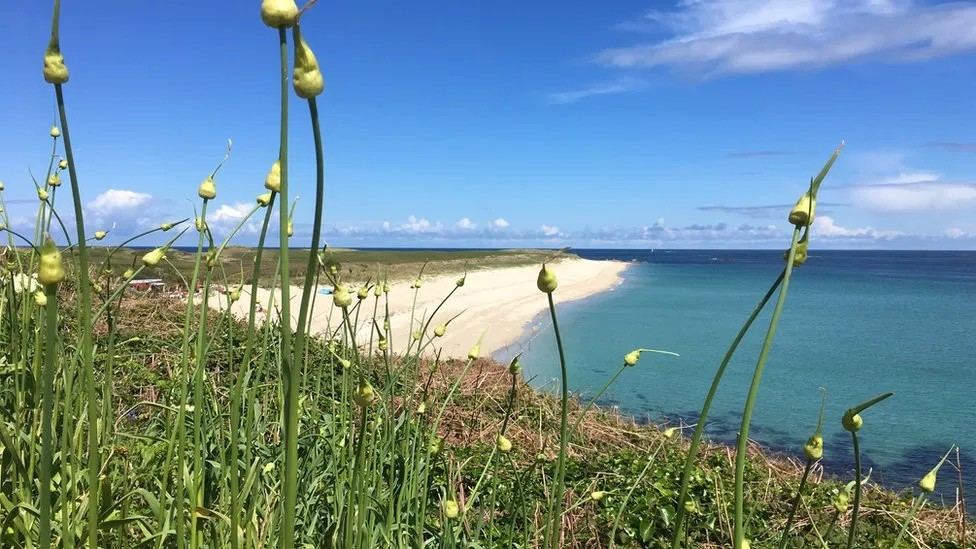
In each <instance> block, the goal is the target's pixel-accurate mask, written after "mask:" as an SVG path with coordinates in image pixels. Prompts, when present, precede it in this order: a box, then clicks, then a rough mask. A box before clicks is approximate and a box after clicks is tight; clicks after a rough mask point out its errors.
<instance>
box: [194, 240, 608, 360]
mask: <svg viewBox="0 0 976 549" xmlns="http://www.w3.org/2000/svg"><path fill="white" fill-rule="evenodd" d="M626 268H627V263H624V262H621V261H595V260H588V259H580V258H575V257H570V258H565V259H562V260H560V261H558V262H556V263H553V264H552V269H553V271H554V272H555V273H556V277H557V278H558V280H559V287H558V288H557V289H556V291H555V292H553V299H554V301H555V302H556V304H557V305H558V304H559V303H566V302H569V301H573V300H577V299H581V298H585V297H587V296H590V295H593V294H596V293H599V292H603V291H612V290H613V288H614V286H616V285H617V284H619V283H620V282H621V280H622V279H621V273H622V272H623V271H624V269H626ZM538 273H539V267H538V266H527V267H505V268H494V269H486V270H476V271H471V272H469V273H468V275H467V279H466V282H465V284H464V286H463V287H461V288H458V290H457V291H456V292H455V293H454V295H453V296H451V298H450V299H449V300H448V301H447V302H446V303H445V304H444V306H443V307H441V309H440V310H439V311H437V315H436V317H435V318H434V319H433V321H432V322H431V323H430V327H429V329H428V334H427V335H426V336H425V338H424V339H425V340H426V339H427V337H429V336H431V335H433V330H434V328H435V327H436V326H437V325H439V324H442V323H444V322H446V321H448V320H450V319H451V318H452V317H454V316H455V315H457V314H458V313H461V314H460V316H458V317H457V318H456V319H454V320H453V321H451V323H450V324H449V326H448V328H447V332H446V333H445V334H444V336H443V337H439V338H436V339H435V347H434V348H441V349H442V352H441V356H442V357H443V358H447V357H454V358H460V357H465V356H467V354H468V351H469V350H470V349H471V346H472V345H473V344H474V343H475V342H476V341H477V340H478V338H479V337H480V336H481V334H482V333H483V332H484V334H485V335H484V339H483V341H482V343H481V356H488V355H490V354H493V353H495V352H496V351H499V350H502V349H504V348H506V347H507V346H509V345H513V344H515V343H516V342H517V341H518V340H519V338H520V337H521V336H522V334H523V332H524V330H525V328H526V326H527V325H528V324H529V322H531V321H532V319H533V318H534V317H535V316H536V315H537V314H539V313H540V312H542V311H545V310H547V308H548V302H547V300H546V296H545V294H543V293H541V292H540V291H539V290H538V288H536V277H537V276H538ZM458 278H459V277H458V276H438V277H431V278H425V279H423V283H422V285H421V287H420V291H419V292H417V293H416V307H415V308H414V295H415V291H414V290H413V289H412V288H411V287H410V286H411V283H410V282H401V283H397V284H391V285H390V292H389V293H388V294H386V295H385V296H384V297H381V298H380V300H379V309H378V311H377V315H376V316H377V319H376V321H377V323H378V324H379V326H380V327H381V328H382V325H383V315H384V310H383V309H384V306H385V304H386V303H387V302H388V304H389V312H390V330H391V333H392V337H391V339H390V342H391V344H392V345H391V347H390V348H391V350H392V351H394V352H397V353H402V352H403V351H404V350H405V349H406V346H407V343H408V340H409V338H410V337H411V334H413V333H414V332H416V331H417V330H419V329H420V328H421V319H422V318H426V317H429V316H430V315H431V314H432V313H433V312H434V309H436V308H437V306H438V304H440V302H441V300H443V299H444V297H445V296H447V295H448V294H449V293H450V292H451V290H452V289H454V288H455V285H456V281H457V279H458ZM248 289H249V288H247V287H245V288H244V291H242V292H241V299H240V301H238V302H237V303H236V304H234V312H235V314H238V315H241V316H244V315H246V314H247V305H248V303H249V301H250V297H249V295H248ZM351 293H352V294H353V296H354V297H353V299H354V301H355V293H356V288H352V292H351ZM300 296H301V288H300V287H298V286H292V287H291V300H292V306H291V315H292V319H293V320H292V321H293V322H297V316H298V307H299V303H300ZM257 297H258V302H259V303H261V304H263V306H264V308H267V306H268V303H269V299H270V298H271V297H272V296H271V292H269V291H268V290H263V289H261V290H259V291H258V296H257ZM274 300H275V303H278V302H280V301H279V300H280V292H277V291H276V292H275V296H274ZM374 303H375V298H374V297H373V292H372V291H371V292H370V293H369V297H368V298H366V299H365V300H364V301H363V303H362V310H361V311H360V312H359V322H358V328H357V334H358V336H357V338H358V339H359V342H360V344H366V343H368V342H369V334H370V330H371V329H372V323H373V306H374ZM211 306H213V307H226V297H225V296H223V295H220V294H217V295H215V296H214V297H212V298H211ZM273 307H274V310H275V311H274V312H273V313H272V314H273V315H275V314H277V309H278V307H277V305H274V306H273ZM350 310H352V308H350ZM411 310H413V311H414V315H413V316H414V318H413V327H411ZM259 320H263V315H259ZM340 320H341V312H340V310H339V309H337V308H336V307H334V305H333V303H332V296H331V295H325V294H320V293H318V292H316V293H315V298H314V304H313V309H312V318H311V321H310V327H311V333H312V335H315V336H327V335H329V334H331V333H332V332H334V331H335V330H336V329H337V328H338V327H339V326H340ZM374 334H375V332H374ZM375 339H376V336H375V335H374V340H375ZM414 348H416V346H414Z"/></svg>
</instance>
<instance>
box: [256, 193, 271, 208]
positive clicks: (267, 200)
mask: <svg viewBox="0 0 976 549" xmlns="http://www.w3.org/2000/svg"><path fill="white" fill-rule="evenodd" d="M257 202H258V205H259V206H261V207H262V208H264V207H265V206H267V205H268V204H271V193H262V194H259V195H258V197H257Z"/></svg>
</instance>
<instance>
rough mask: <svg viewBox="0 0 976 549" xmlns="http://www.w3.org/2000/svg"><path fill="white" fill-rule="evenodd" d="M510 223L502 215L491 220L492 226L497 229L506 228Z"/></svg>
mask: <svg viewBox="0 0 976 549" xmlns="http://www.w3.org/2000/svg"><path fill="white" fill-rule="evenodd" d="M508 225H509V223H508V221H505V219H504V218H501V217H499V218H498V219H496V220H494V221H492V222H491V226H492V227H495V228H496V229H505V228H507V227H508Z"/></svg>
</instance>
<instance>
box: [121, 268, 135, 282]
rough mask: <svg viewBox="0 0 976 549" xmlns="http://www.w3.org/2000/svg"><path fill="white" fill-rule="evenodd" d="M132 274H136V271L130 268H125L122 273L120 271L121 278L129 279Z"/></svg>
mask: <svg viewBox="0 0 976 549" xmlns="http://www.w3.org/2000/svg"><path fill="white" fill-rule="evenodd" d="M134 276H136V272H135V271H134V270H132V268H128V269H126V270H125V272H124V273H122V278H124V279H126V280H128V279H130V278H132V277H134Z"/></svg>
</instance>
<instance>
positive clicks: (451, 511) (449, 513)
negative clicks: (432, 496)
mask: <svg viewBox="0 0 976 549" xmlns="http://www.w3.org/2000/svg"><path fill="white" fill-rule="evenodd" d="M459 511H460V510H459V509H458V504H457V502H456V501H454V500H453V499H448V500H444V516H445V517H447V518H449V519H455V518H457V516H458V512H459Z"/></svg>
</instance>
